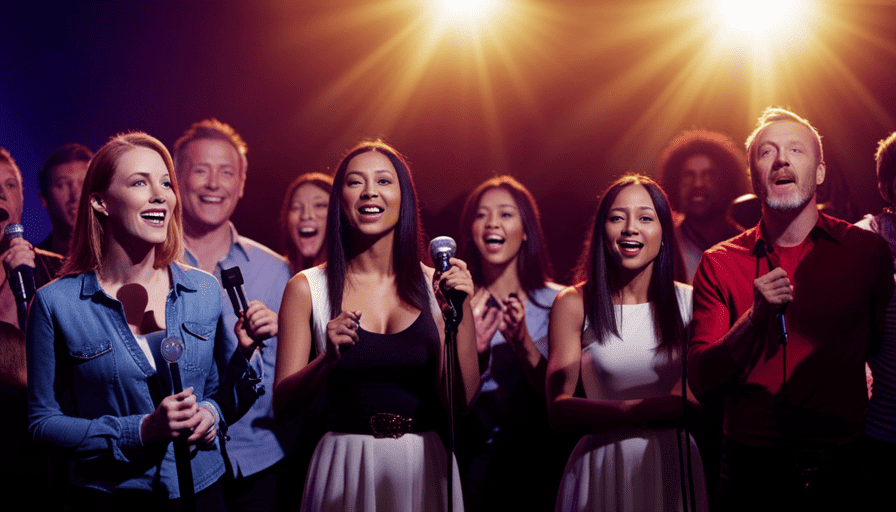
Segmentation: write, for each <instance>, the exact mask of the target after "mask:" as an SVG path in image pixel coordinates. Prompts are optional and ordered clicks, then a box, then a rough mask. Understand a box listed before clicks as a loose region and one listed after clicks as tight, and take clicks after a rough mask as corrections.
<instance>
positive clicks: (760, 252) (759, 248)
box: [754, 238, 790, 344]
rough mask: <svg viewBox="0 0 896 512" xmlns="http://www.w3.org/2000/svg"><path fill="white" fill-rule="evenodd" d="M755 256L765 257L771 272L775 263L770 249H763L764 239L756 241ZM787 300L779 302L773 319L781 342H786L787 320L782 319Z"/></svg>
mask: <svg viewBox="0 0 896 512" xmlns="http://www.w3.org/2000/svg"><path fill="white" fill-rule="evenodd" d="M754 252H755V253H756V257H757V258H765V262H766V263H768V271H769V272H771V271H772V270H774V269H775V268H776V267H775V264H774V263H772V258H771V257H770V256H769V255H768V254H769V252H770V251H767V250H766V249H765V240H763V239H761V238H760V239H759V241H757V242H756V248H755V250H754ZM788 304H790V303H789V302H785V303H784V304H781V307H779V308H778V312H777V314H775V319H777V321H778V328H779V329H780V330H781V344H787V322H786V321H785V320H784V312H785V311H787V305H788Z"/></svg>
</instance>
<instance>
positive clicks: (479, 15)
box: [439, 0, 500, 24]
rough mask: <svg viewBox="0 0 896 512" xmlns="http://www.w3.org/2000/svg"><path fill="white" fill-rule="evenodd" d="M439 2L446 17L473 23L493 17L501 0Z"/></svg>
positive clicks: (444, 0) (451, 0)
mask: <svg viewBox="0 0 896 512" xmlns="http://www.w3.org/2000/svg"><path fill="white" fill-rule="evenodd" d="M439 4H440V7H441V11H442V16H443V17H444V18H446V19H448V20H453V21H466V22H469V23H473V24H478V23H482V22H483V21H485V20H487V19H489V18H491V17H492V16H494V14H495V12H497V11H498V10H499V8H500V5H499V4H500V0H440V1H439Z"/></svg>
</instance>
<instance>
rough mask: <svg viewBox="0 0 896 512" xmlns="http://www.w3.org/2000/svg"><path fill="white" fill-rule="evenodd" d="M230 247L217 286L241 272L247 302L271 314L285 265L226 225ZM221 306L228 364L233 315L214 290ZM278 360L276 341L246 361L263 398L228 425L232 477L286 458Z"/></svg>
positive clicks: (217, 272)
mask: <svg viewBox="0 0 896 512" xmlns="http://www.w3.org/2000/svg"><path fill="white" fill-rule="evenodd" d="M230 233H231V240H232V243H231V246H230V250H229V251H228V252H227V255H226V256H225V257H224V259H222V260H221V261H219V262H218V264H217V265H215V271H214V275H215V277H216V278H218V281H219V282H220V281H221V270H222V269H225V268H231V267H234V266H238V267H240V272H241V273H242V275H243V281H244V282H245V285H244V288H245V293H246V300H247V301H252V300H258V301H261V302H262V303H264V305H265V306H267V307H268V308H270V309H271V311H273V312H275V313H279V311H280V301H281V300H282V299H283V290H284V289H285V288H286V282H287V281H289V277H290V274H289V266H288V265H287V263H286V259H284V258H283V257H282V256H280V255H279V254H277V253H275V252H274V251H272V250H270V249H268V248H267V247H265V246H263V245H261V244H259V243H257V242H254V241H252V240H250V239H248V238H245V237H242V236H239V235H238V234H237V232H236V228H234V227H233V224H230ZM184 259H185V260H186V261H187V262H188V263H189V264H191V265H198V262H197V260H196V257H195V256H193V255H192V254H191V253H190V252H189V250H188V251H187V252H186V253H185V255H184ZM218 288H219V290H220V293H221V296H222V303H223V305H224V326H225V327H224V334H225V342H226V345H225V347H226V349H225V350H224V351H222V352H221V356H222V357H225V358H226V359H229V358H230V357H231V355H232V354H233V353H234V352H235V351H236V349H237V346H238V341H237V339H236V334H235V333H234V332H233V326H234V325H235V324H236V320H237V318H236V315H235V314H234V313H233V307H232V306H231V304H230V299H229V298H228V297H227V296H226V292H225V291H224V289H223V288H222V287H220V286H219V287H218ZM276 355H277V338H276V337H273V338H270V339H267V340H265V341H264V349H262V350H261V351H260V353H259V352H258V351H256V353H255V354H254V355H253V356H252V359H251V360H250V364H251V366H252V368H253V369H254V370H255V372H256V373H257V374H258V375H259V376H260V377H261V384H262V385H263V386H264V389H265V393H264V394H263V395H262V396H260V397H258V400H256V401H255V404H254V405H253V406H252V408H251V409H249V411H248V412H247V413H246V414H245V415H244V416H243V417H242V418H240V420H239V421H237V422H236V423H234V424H233V425H230V427H229V428H228V430H227V435H228V436H229V437H230V440H229V441H227V445H226V446H225V448H226V452H227V456H228V458H229V459H230V464H231V466H232V467H233V473H234V476H235V477H239V476H249V475H253V474H255V473H257V472H259V471H262V470H264V469H267V468H269V467H271V466H273V465H274V464H275V463H276V462H277V461H279V460H280V459H282V458H283V456H284V439H283V432H282V429H279V428H275V425H274V409H273V402H272V398H273V395H274V358H275V356H276Z"/></svg>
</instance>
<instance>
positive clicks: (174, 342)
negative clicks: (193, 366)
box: [160, 337, 184, 363]
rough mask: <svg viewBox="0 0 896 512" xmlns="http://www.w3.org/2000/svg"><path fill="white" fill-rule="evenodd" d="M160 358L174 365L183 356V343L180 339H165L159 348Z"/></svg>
mask: <svg viewBox="0 0 896 512" xmlns="http://www.w3.org/2000/svg"><path fill="white" fill-rule="evenodd" d="M160 351H161V352H162V357H163V358H164V359H165V361H168V362H169V363H176V362H177V361H178V360H179V359H180V356H182V355H184V342H183V341H181V340H180V338H174V337H172V338H165V339H164V340H162V345H161V347H160Z"/></svg>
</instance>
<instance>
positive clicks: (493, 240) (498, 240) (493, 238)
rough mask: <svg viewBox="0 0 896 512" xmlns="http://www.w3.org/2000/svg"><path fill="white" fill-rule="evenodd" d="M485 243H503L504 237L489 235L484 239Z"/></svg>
mask: <svg viewBox="0 0 896 512" xmlns="http://www.w3.org/2000/svg"><path fill="white" fill-rule="evenodd" d="M485 243H487V244H503V243H504V239H503V238H501V237H497V236H490V237H488V238H486V239H485Z"/></svg>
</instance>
